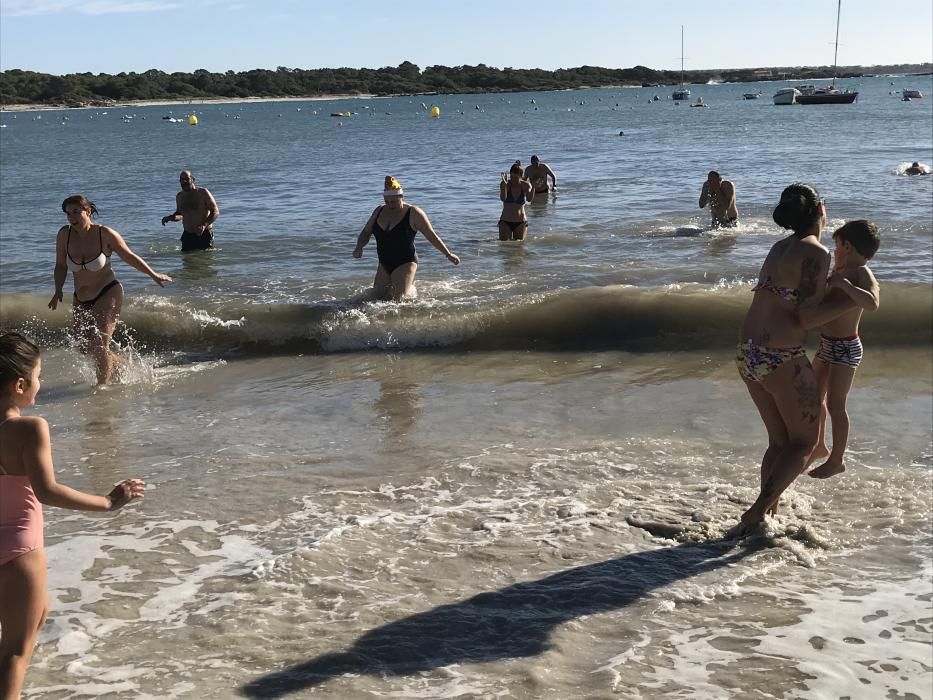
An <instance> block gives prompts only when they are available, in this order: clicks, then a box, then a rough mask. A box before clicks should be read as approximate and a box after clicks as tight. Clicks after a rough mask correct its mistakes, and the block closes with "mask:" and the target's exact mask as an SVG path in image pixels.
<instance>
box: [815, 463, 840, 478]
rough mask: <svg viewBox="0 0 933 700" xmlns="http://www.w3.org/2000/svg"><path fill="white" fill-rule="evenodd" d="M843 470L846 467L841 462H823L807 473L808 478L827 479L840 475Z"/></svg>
mask: <svg viewBox="0 0 933 700" xmlns="http://www.w3.org/2000/svg"><path fill="white" fill-rule="evenodd" d="M845 470H846V465H845V463H843V462H823V463H822V464H821V465H820V466H818V467H817V468H816V469H814V470H812V471H811V472H809V476H812V477H813V478H814V479H828V478H829V477H831V476H836V474H842V472H844V471H845Z"/></svg>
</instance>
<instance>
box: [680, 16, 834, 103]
mask: <svg viewBox="0 0 933 700" xmlns="http://www.w3.org/2000/svg"><path fill="white" fill-rule="evenodd" d="M841 12H842V0H839V4H838V5H836V50H835V51H834V52H833V87H836V64H837V63H838V62H839V15H840V13H841ZM681 31H683V28H682V27H681ZM681 41H683V39H682V38H681ZM680 53H683V47H681V51H680ZM681 70H682V69H681Z"/></svg>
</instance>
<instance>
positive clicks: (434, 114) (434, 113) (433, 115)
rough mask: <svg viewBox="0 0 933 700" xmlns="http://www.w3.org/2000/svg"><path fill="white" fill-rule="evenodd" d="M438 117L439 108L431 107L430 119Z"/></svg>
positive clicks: (439, 114) (439, 113)
mask: <svg viewBox="0 0 933 700" xmlns="http://www.w3.org/2000/svg"><path fill="white" fill-rule="evenodd" d="M439 116H441V108H440V107H438V106H437V105H434V106H433V107H431V119H437V118H438V117H439Z"/></svg>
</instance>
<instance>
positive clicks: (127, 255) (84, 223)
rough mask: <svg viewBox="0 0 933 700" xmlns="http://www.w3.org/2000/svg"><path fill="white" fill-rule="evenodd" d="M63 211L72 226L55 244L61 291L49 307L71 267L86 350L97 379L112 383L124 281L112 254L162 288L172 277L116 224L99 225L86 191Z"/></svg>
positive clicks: (76, 322) (77, 327)
mask: <svg viewBox="0 0 933 700" xmlns="http://www.w3.org/2000/svg"><path fill="white" fill-rule="evenodd" d="M62 211H63V212H65V215H66V216H67V217H68V225H67V226H62V228H61V229H60V230H59V232H58V238H57V240H56V242H55V294H53V295H52V300H51V301H50V302H49V308H50V309H56V308H58V303H59V302H60V301H62V297H63V294H64V292H63V289H64V286H65V279H66V278H67V276H68V271H69V270H71V273H72V275H73V276H74V283H75V293H74V301H73V302H72V306H71V308H72V317H73V326H74V331H75V334H76V335H77V336H78V338H79V343H80V349H81V352H83V353H85V354H89V355H93V356H94V360H95V362H96V364H97V383H98V384H106V383H107V382H109V381H110V375H111V373H112V372H113V366H114V363H115V362H116V361H117V359H118V358H117V356H116V355H115V354H114V353H113V352H111V350H110V338H111V336H112V335H113V331H114V329H115V328H116V325H117V318H118V317H119V315H120V309H121V308H122V306H123V285H122V284H120V282H118V281H117V277H116V275H114V273H113V269H112V268H111V267H110V255H111V254H112V253H116V254H117V255H118V256H119V257H120V259H121V260H123V262H125V263H127V264H128V265H130V266H131V267H134V268H136V269H137V270H139V271H140V272H143V273H145V274H147V275H149V276H150V277H151V278H152V279H153V281H155V283H156V284H158V285H159V286H160V287H164V286H165V283H166V282H171V281H172V278H171V277H169V276H168V275H163V274H160V273H158V272H156V271H155V270H153V269H152V268H151V267H149V265H148V264H147V263H146V261H145V260H143V259H142V258H141V257H139V256H138V255H136V253H134V252H133V251H132V250H130V248H129V246H127V245H126V241H124V240H123V237H122V236H121V235H120V234H119V233H117V232H116V231H114V230H113V229H112V228H109V227H107V226H100V225H98V224H94V223H93V222H92V221H91V217H92V216H93V215H95V214H96V213H97V207H96V206H94V203H93V202H92V201H90V200H89V199H88V198H87V197H85V196H84V195H83V194H75V195H72V196H71V197H68V198H67V199H66V200H65V201H64V202H62Z"/></svg>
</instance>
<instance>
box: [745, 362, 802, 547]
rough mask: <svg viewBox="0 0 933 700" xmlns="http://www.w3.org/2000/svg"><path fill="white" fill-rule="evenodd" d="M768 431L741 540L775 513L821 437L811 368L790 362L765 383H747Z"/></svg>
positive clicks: (763, 381)
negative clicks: (758, 485)
mask: <svg viewBox="0 0 933 700" xmlns="http://www.w3.org/2000/svg"><path fill="white" fill-rule="evenodd" d="M745 384H746V386H747V387H748V392H749V394H750V395H751V397H752V400H753V401H754V402H755V406H756V407H757V408H758V413H759V414H760V415H761V419H762V421H763V422H764V424H765V428H767V430H768V449H767V451H766V452H765V455H764V458H763V459H762V463H761V491H760V493H759V495H758V498H757V499H756V500H755V502H754V503H753V504H752V506H751V507H750V508H749V509H748V510H747V511H745V513H744V514H743V515H742V519H741V523H740V525H739V527H738V530H737V534H745V533H747V532H748V531H750V530H751V529H752V528H754V527H755V526H756V525H758V523H760V522H761V521H762V520H764V517H765V514H766V513H769V512H774V511H775V510H776V508H777V504H778V500H779V499H780V497H781V494H782V493H784V491H785V490H786V489H787V487H788V486H790V485H791V484H792V483H793V481H794V479H796V478H797V477H798V476H799V475H800V474H801V472H803V470H804V468H805V466H806V463H807V459H808V457H809V456H810V453H811V452H812V451H813V447H814V445H816V440H817V435H818V432H819V394H818V391H817V386H816V377H815V375H814V374H813V369H812V367H811V366H810V362H809V361H808V360H807V359H806V358H798V359H796V360H793V361H792V362H787V363H786V364H784V365H782V366H781V367H779V368H778V369H776V370H774V372H772V373H771V374H769V375H768V376H767V377H765V378H764V379H763V380H762V381H761V382H749V381H746V382H745Z"/></svg>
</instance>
